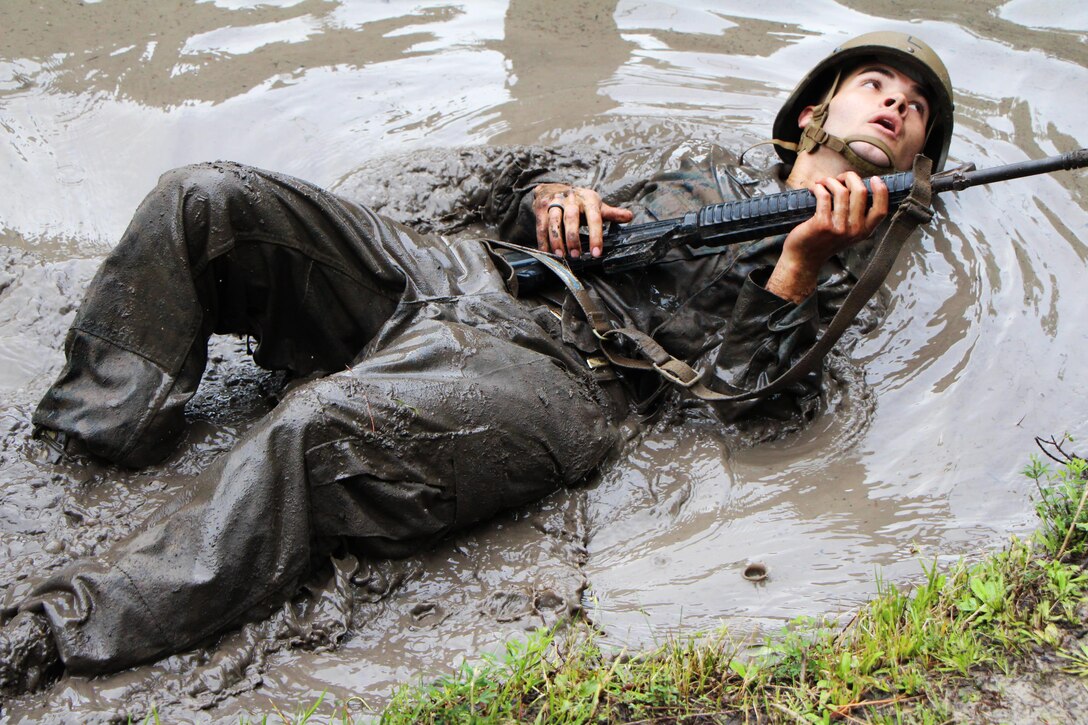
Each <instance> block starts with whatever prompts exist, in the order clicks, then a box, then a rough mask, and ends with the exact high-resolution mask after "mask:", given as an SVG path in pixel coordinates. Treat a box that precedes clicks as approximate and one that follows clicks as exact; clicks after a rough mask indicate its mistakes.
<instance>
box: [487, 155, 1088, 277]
mask: <svg viewBox="0 0 1088 725" xmlns="http://www.w3.org/2000/svg"><path fill="white" fill-rule="evenodd" d="M1085 166H1088V149H1079V150H1077V151H1073V152H1070V153H1067V154H1061V155H1059V156H1051V157H1049V158H1045V159H1040V160H1038V161H1021V162H1019V163H1015V164H1008V165H1005V166H995V167H992V168H988V169H980V170H976V169H975V168H974V165H973V164H969V165H967V166H963V167H960V168H957V169H952V170H950V171H946V172H944V173H942V174H937V175H935V176H933V177H932V178H931V180H930V181H931V184H932V189H933V193H935V194H936V193H941V192H945V191H961V190H963V189H967V188H969V187H972V186H978V185H980V184H992V183H994V182H997V181H1007V180H1009V179H1018V178H1021V177H1024V176H1034V175H1035V174H1045V173H1050V172H1052V171H1060V170H1064V169H1077V168H1082V167H1085ZM881 178H882V179H883V181H884V183H885V185H887V187H888V203H889V207H890V210H891V211H894V210H895V209H896V208H897V207H898V206H899V205H900V204H901V203H903V201H904V200H905V199H906V198H907V196H908V195H909V194H910V190H911V187H912V185H913V183H914V172H912V171H903V172H900V173H897V174H889V175H887V176H883V177H881ZM864 183H865V187H866V188H869V180H868V179H866V180H865V182H864ZM815 210H816V197H815V196H813V194H812V192H810V191H809V190H808V189H794V190H792V191H786V192H782V193H779V194H768V195H766V196H758V197H754V198H751V199H742V200H739V201H730V202H725V203H723V204H711V205H709V206H704V207H703V208H702V209H699V210H698V211H692V212H688V213H687V214H685V215H684V216H682V217H678V218H676V219H662V220H660V221H654V222H648V223H646V224H626V225H617V226H614V227H612V228H610V229H609V230H608V231H607V232H606V233H605V235H604V253H603V254H602V255H601V256H600V257H597V258H593V257H576V258H566V259H564V262H565V263H566V264H567V265H568V266H569V267H570V268H571V270H573V271H575V272H579V271H590V270H600V271H603V272H604V273H606V274H608V273H615V272H622V271H626V270H631V269H640V268H642V267H646V266H648V265H651V264H654V263H655V262H657V261H659V260H660V259H661V258H662V257H664V256H665V254H666V253H668V252H669V250H671V249H674V248H676V247H679V246H688V247H692V248H699V247H718V246H727V245H731V244H739V243H741V242H751V241H755V240H757V239H762V238H764V237H768V236H772V235H774V234H783V233H785V232H788V231H790V230H791V229H793V228H794V227H795V226H797V225H798V224H800V223H801V222H804V221H806V220H807V219H809V218H810V217H812V215H813V213H814V212H815ZM582 244H583V247H584V248H585V247H588V237H587V236H586V235H585V234H584V233H583V235H582ZM508 260H509V261H510V263H511V265H512V266H513V267H514V270H515V271H516V272H517V275H518V285H519V288H520V289H521V290H523V291H525V292H531V291H533V290H534V289H538V288H539V287H540V286H541V285H542V284H544V283H545V281H550V280H551V279H553V277H552V275H551V273H550V272H548V271H547V270H546V269H545V268H544V266H543V265H542V264H541V263H540V262H538V261H537V260H536V259H534V258H532V257H530V256H529V255H526V254H520V253H518V252H511V253H508Z"/></svg>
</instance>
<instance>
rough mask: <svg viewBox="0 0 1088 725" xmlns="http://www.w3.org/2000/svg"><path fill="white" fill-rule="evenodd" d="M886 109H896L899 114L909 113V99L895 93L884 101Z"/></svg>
mask: <svg viewBox="0 0 1088 725" xmlns="http://www.w3.org/2000/svg"><path fill="white" fill-rule="evenodd" d="M884 106H885V108H894V109H895V110H897V111H899V113H906V111H907V97H906V96H905V95H904V94H902V93H894V94H892V95H890V96H888V97H887V98H885V99H884Z"/></svg>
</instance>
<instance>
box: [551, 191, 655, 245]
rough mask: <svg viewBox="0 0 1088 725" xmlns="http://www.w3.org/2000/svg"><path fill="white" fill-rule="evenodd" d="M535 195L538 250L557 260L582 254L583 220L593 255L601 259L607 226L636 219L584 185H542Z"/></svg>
mask: <svg viewBox="0 0 1088 725" xmlns="http://www.w3.org/2000/svg"><path fill="white" fill-rule="evenodd" d="M533 195H534V196H533V213H534V214H535V215H536V246H537V249H539V250H540V251H542V252H552V253H553V254H555V255H556V256H557V257H562V256H564V255H566V254H570V256H571V257H578V256H580V255H581V253H582V251H583V250H582V242H581V240H580V239H579V237H578V229H579V227H581V225H582V223H583V220H584V222H585V225H586V227H587V228H588V230H589V253H590V254H592V255H593V256H594V257H599V256H601V251H602V250H603V249H604V241H603V240H604V223H605V222H621V223H623V222H629V221H631V219H632V217H633V216H634V215H633V214H632V213H631V212H630V211H629V210H627V209H621V208H619V207H616V206H610V205H608V204H605V203H604V202H603V201H601V195H600V194H598V193H597V192H595V191H593V189H587V188H584V187H580V186H568V185H567V184H541V185H540V186H538V187H536V189H535V190H534V191H533Z"/></svg>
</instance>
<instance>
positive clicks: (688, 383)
mask: <svg viewBox="0 0 1088 725" xmlns="http://www.w3.org/2000/svg"><path fill="white" fill-rule="evenodd" d="M673 360H675V358H673ZM673 360H669V362H673ZM669 362H666V363H665V365H668V364H669ZM653 365H654V370H656V371H657V372H658V374H659V375H661V377H663V378H665V379H666V380H668V381H669V382H670V383H672V384H673V385H679V386H680V387H681V388H691V387H692V386H693V385H696V384H697V383H698V382H699V381H700V380H702V379H703V373H702V372H701V371H699V370H696V369H695V368H692V367H688V366H687V365H685V366H684V367H686V368H687V369H688V370H690V371H691V372H692V378H691V380H684V379H683V378H682V377H680V376H679V375H677V374H676V373H674V372H673V371H672V370H669V369H668V368H667V367H665V365H658V364H657V363H654V364H653Z"/></svg>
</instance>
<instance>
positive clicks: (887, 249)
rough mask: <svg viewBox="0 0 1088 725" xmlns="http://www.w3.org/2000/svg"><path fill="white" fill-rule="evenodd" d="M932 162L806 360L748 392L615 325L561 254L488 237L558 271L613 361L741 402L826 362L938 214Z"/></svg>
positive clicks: (920, 159)
mask: <svg viewBox="0 0 1088 725" xmlns="http://www.w3.org/2000/svg"><path fill="white" fill-rule="evenodd" d="M932 166H933V164H932V162H931V161H930V160H929V159H928V158H926V157H925V156H922V155H921V154H919V155H918V156H916V157H915V159H914V185H913V186H912V187H911V191H910V194H909V195H908V196H907V198H906V199H905V200H904V201H903V202H902V203H901V204H900V205H899V208H898V209H897V210H896V212H895V214H893V215H892V219H891V223H890V224H889V225H888V228H887V230H886V231H885V232H884V235H883V236H882V237H881V238H880V241H879V242H878V243H877V246H876V249H875V250H874V252H873V256H872V259H870V261H869V264H868V265H867V266H866V268H865V271H864V272H862V274H861V277H859V278H858V281H857V284H855V285H854V288H853V289H852V290H850V293H849V294H848V295H847V296H846V299H845V300H843V304H842V307H840V308H839V310H838V312H836V313H835V316H834V317H833V318H832V320H831V322H830V323H829V324H828V326H827V329H826V330H825V331H824V334H823V335H821V336H820V337H819V338H818V339H817V340H816V342H814V343H813V345H812V347H810V348H809V349H808V350H807V351H806V352H805V354H804V355H802V356H801V359H800V360H798V361H797V362H796V363H794V364H793V365H792V366H790V368H789V369H788V370H786V371H785V372H784V373H782V374H781V375H779V376H778V377H777V378H775V379H774V380H772V381H771V382H769V383H767V384H766V385H764V386H762V387H759V388H757V389H755V390H750V391H747V392H744V393H737V394H725V393H719V392H716V391H714V390H711V389H710V388H708V387H707V386H706V385H704V384H703V382H702V373H700V372H699V371H697V370H695V368H693V367H691V366H690V365H688V364H687V363H686V362H684V361H683V360H680V359H679V358H676V357H674V356H673V355H671V354H669V352H668V351H667V350H666V349H665V348H664V347H662V346H661V345H660V344H659V343H658V342H657V341H656V340H654V339H653V338H652V337H650V336H649V335H647V334H646V333H644V332H642V331H640V330H637V329H635V328H633V327H623V326H620V325H617V324H615V323H614V322H613V321H612V319H611V317H610V316H609V314H608V313H607V312H606V311H605V310H604V308H603V307H602V306H601V304H600V303H599V302H598V301H597V300H596V299H595V298H594V297H593V296H592V295H591V291H590V290H589V289H588V288H587V287H586V286H585V285H584V284H582V282H581V280H579V279H578V278H577V277H576V276H575V275H574V273H573V272H572V271H571V270H570V268H568V267H567V266H565V265H564V264H563V263H562V262H560V261H559V260H558V259H557V258H556V257H554V256H552V255H550V254H545V253H543V252H538V251H537V250H535V249H529V248H527V247H522V246H519V245H516V244H511V243H509V242H502V241H498V240H487V241H488V243H489V244H493V245H497V246H500V247H505V248H507V249H516V250H518V251H519V252H524V253H525V254H528V255H530V256H532V257H534V258H535V259H537V260H538V261H539V262H540V263H541V264H543V265H544V266H546V267H547V268H548V269H550V270H552V271H553V272H554V273H555V274H556V275H557V276H558V277H559V279H560V280H562V282H563V284H564V285H565V286H566V287H567V289H568V290H569V291H570V293H571V295H572V296H573V297H574V299H575V301H576V302H577V303H578V306H579V307H580V308H581V309H582V312H583V314H584V315H585V316H586V321H587V322H588V323H589V325H590V327H591V328H592V329H593V333H594V335H596V336H597V339H598V340H600V349H601V353H602V354H603V355H604V356H605V357H607V358H608V360H609V361H610V362H611V363H613V364H615V365H618V366H620V367H625V368H631V369H635V370H645V371H650V370H652V371H656V372H657V373H658V374H659V375H660V376H661V377H662V378H664V379H665V380H666V381H668V382H669V383H671V384H673V385H676V386H678V387H681V388H684V389H686V390H688V391H689V392H691V394H692V395H694V396H696V397H697V398H700V399H702V400H708V401H716V402H733V403H739V402H743V401H747V400H756V399H758V398H763V397H766V396H768V395H773V394H775V393H777V392H779V391H781V390H783V389H784V388H786V387H787V386H788V385H791V384H793V383H795V382H797V381H798V380H800V379H801V378H803V377H804V376H805V375H807V374H808V373H809V372H810V371H811V370H813V369H815V368H816V366H817V365H819V364H820V363H821V361H822V360H823V358H824V356H825V355H826V354H827V353H828V352H830V350H831V348H832V346H834V344H835V343H836V342H838V340H839V338H840V337H842V335H843V333H844V332H846V330H847V329H849V327H850V325H851V323H853V321H854V318H855V317H856V316H857V314H858V312H860V311H861V310H862V308H863V307H865V304H866V303H867V302H868V301H869V299H870V298H871V297H872V296H873V294H875V293H876V291H877V289H879V287H880V285H881V284H882V283H883V282H884V278H885V277H887V276H888V272H889V271H890V270H891V268H892V265H893V264H895V260H896V258H897V257H898V256H899V250H900V249H901V248H902V247H903V244H904V243H905V242H906V240H907V238H908V237H909V236H910V234H911V232H913V231H914V230H915V228H916V227H918V225H919V224H923V223H927V222H929V221H930V220H931V219H932V218H933V212H932V211H931V210H930V208H929V204H930V200H931V198H932V195H933V192H932V188H931V187H930V181H929V177H930V172H931V170H932ZM621 340H627V341H629V342H630V343H631V344H632V345H633V346H634V348H635V350H636V351H637V352H638V354H639V355H640V356H641V357H642V358H644V359H640V358H633V357H630V356H628V355H624V354H622V353H621V352H619V351H618V350H616V349H612V345H610V344H609V343H619V342H620V341H621Z"/></svg>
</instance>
